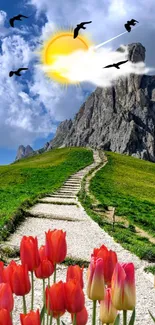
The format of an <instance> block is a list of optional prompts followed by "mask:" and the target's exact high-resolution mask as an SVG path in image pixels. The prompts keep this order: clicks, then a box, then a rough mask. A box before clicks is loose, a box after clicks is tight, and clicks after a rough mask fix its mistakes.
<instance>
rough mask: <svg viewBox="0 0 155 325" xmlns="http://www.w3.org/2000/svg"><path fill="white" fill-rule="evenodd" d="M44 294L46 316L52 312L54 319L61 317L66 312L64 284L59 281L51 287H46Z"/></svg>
mask: <svg viewBox="0 0 155 325" xmlns="http://www.w3.org/2000/svg"><path fill="white" fill-rule="evenodd" d="M45 294H46V308H47V310H48V314H49V315H50V314H51V312H52V315H53V317H54V318H58V317H60V316H62V315H63V314H64V313H65V311H66V307H65V292H64V283H63V282H62V281H59V282H58V283H54V284H53V285H52V286H51V287H48V286H47V287H46V292H45Z"/></svg>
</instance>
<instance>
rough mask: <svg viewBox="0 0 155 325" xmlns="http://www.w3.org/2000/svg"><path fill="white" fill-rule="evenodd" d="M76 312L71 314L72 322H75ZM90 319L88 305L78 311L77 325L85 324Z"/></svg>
mask: <svg viewBox="0 0 155 325" xmlns="http://www.w3.org/2000/svg"><path fill="white" fill-rule="evenodd" d="M73 317H74V314H71V318H72V322H73ZM87 321H88V312H87V309H86V307H84V308H83V309H82V310H81V311H79V312H78V313H76V325H85V324H87Z"/></svg>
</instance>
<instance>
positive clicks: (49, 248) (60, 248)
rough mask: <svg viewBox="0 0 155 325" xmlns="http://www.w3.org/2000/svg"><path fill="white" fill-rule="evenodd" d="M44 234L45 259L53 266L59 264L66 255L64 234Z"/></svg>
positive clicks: (55, 232) (56, 232) (58, 231)
mask: <svg viewBox="0 0 155 325" xmlns="http://www.w3.org/2000/svg"><path fill="white" fill-rule="evenodd" d="M45 234H46V245H45V252H46V255H47V258H48V259H49V260H50V261H51V262H52V263H53V264H54V265H55V264H56V263H61V262H62V261H63V260H64V259H65V257H66V254H67V243H66V232H63V231H62V230H56V229H54V230H49V231H48V232H46V233H45Z"/></svg>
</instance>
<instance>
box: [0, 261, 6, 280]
mask: <svg viewBox="0 0 155 325" xmlns="http://www.w3.org/2000/svg"><path fill="white" fill-rule="evenodd" d="M4 282H5V277H4V263H3V262H2V261H0V283H4Z"/></svg>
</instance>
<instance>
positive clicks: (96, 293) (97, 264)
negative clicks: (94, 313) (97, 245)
mask: <svg viewBox="0 0 155 325" xmlns="http://www.w3.org/2000/svg"><path fill="white" fill-rule="evenodd" d="M87 276H88V285H87V295H88V298H89V299H91V300H103V299H104V293H105V288H104V276H103V259H102V258H94V257H92V258H91V262H90V265H89V268H88V273H87Z"/></svg>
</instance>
